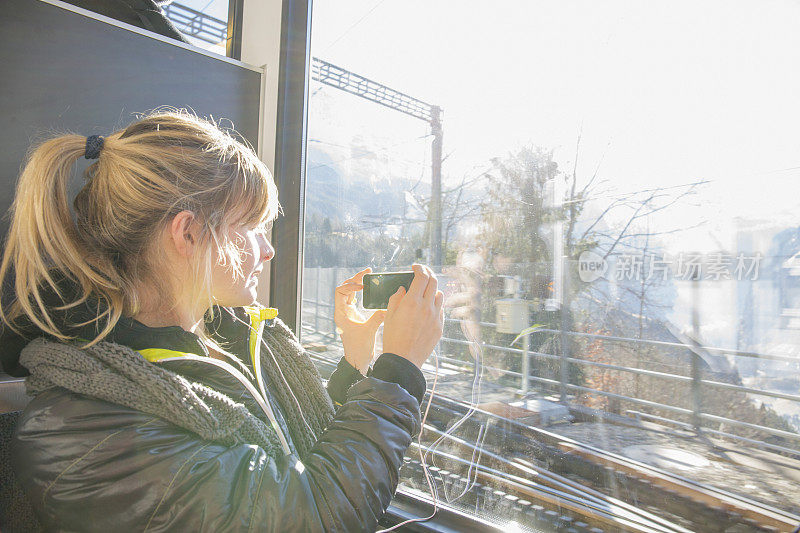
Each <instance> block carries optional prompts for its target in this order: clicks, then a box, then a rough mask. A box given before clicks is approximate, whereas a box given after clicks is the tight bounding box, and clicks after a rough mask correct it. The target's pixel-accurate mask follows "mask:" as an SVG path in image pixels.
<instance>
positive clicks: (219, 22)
mask: <svg viewBox="0 0 800 533" xmlns="http://www.w3.org/2000/svg"><path fill="white" fill-rule="evenodd" d="M236 4H237V0H176V1H170V2H166V3H163V5H162V6H161V9H162V11H163V12H164V15H166V17H167V18H168V19H169V21H170V22H171V23H172V24H173V25H174V26H175V28H177V29H178V31H180V32H181V35H182V36H183V38H184V39H186V40H187V41H188V42H189V43H190V44H193V45H194V46H197V47H199V48H203V49H205V50H208V51H210V52H215V53H218V54H220V55H228V56H231V55H232V54H231V53H230V44H229V41H230V37H231V35H232V32H231V31H230V29H229V28H230V25H229V22H232V20H233V19H232V18H229V13H230V12H231V9H232V8H234V7H235V5H236ZM237 59H238V58H237Z"/></svg>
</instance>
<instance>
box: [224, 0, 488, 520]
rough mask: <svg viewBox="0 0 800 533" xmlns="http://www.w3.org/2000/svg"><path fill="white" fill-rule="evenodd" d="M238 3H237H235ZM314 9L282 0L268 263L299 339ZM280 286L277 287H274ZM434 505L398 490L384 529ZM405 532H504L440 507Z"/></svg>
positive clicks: (274, 301) (277, 298)
mask: <svg viewBox="0 0 800 533" xmlns="http://www.w3.org/2000/svg"><path fill="white" fill-rule="evenodd" d="M235 1H238V0H231V2H235ZM312 3H313V0H283V8H282V10H281V44H280V67H279V76H278V102H277V117H278V118H277V121H276V138H275V173H274V174H275V182H276V185H277V187H278V195H279V198H280V199H281V207H282V209H283V216H281V217H279V218H278V219H277V220H276V221H275V224H274V231H273V241H274V244H275V249H276V250H278V253H277V254H276V255H275V257H274V258H273V259H272V261H270V293H269V304H270V306H272V307H277V308H278V309H280V312H281V318H282V319H283V321H284V322H285V323H286V324H287V326H289V328H290V329H291V330H292V331H294V332H295V334H297V335H298V336H299V333H300V312H301V305H302V302H301V294H302V275H303V238H304V229H305V228H304V226H305V224H304V222H305V220H304V218H305V193H306V175H305V173H306V139H307V126H308V87H309V84H310V67H311V14H312ZM292 273H294V276H292ZM276 280H279V282H278V283H275V281H276ZM432 503H433V502H432V501H431V500H426V499H423V498H420V497H418V496H415V495H413V494H411V493H409V492H406V491H404V490H402V489H400V490H398V491H397V493H396V494H395V497H394V499H393V500H392V503H391V504H390V505H389V508H388V509H387V510H386V513H385V514H384V516H383V517H382V518H381V524H382V525H383V526H385V527H390V526H392V525H394V524H397V523H399V522H401V521H403V520H408V519H409V518H419V517H422V518H424V517H426V516H428V515H429V514H430V513H431V511H432ZM403 530H404V531H486V532H493V533H494V532H500V531H502V528H501V527H500V526H499V525H495V524H492V523H491V522H489V521H487V520H484V519H482V518H479V517H476V516H472V515H468V514H466V513H464V512H463V511H460V510H458V509H455V508H452V507H448V506H446V505H443V504H442V502H439V509H438V511H437V512H436V515H435V516H434V517H433V518H432V519H430V520H427V521H425V522H412V523H411V524H408V525H406V526H404V527H403Z"/></svg>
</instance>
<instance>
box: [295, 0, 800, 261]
mask: <svg viewBox="0 0 800 533" xmlns="http://www.w3.org/2000/svg"><path fill="white" fill-rule="evenodd" d="M798 27H800V2H798V1H796V0H791V1H790V0H784V1H773V0H761V1H758V2H756V1H748V2H745V1H727V2H722V1H711V0H706V1H703V2H695V1H692V2H687V1H670V2H655V1H651V2H636V1H604V2H596V1H559V2H549V1H548V2H544V1H503V2H494V3H488V2H449V1H439V2H430V1H417V0H406V1H402V2H400V1H396V0H335V1H334V0H315V1H314V11H313V29H312V55H313V56H315V57H319V58H321V59H325V60H327V61H331V62H332V63H335V64H337V65H340V66H342V67H345V68H347V69H349V70H352V71H354V72H356V73H358V74H361V75H363V76H365V77H368V78H370V79H373V80H375V81H378V82H381V83H383V84H385V85H388V86H390V87H392V88H394V89H397V90H399V91H402V92H404V93H406V94H409V95H411V96H414V97H416V98H419V99H421V100H424V101H426V102H429V103H431V104H436V105H440V106H442V107H443V109H444V153H445V154H449V155H448V157H447V159H446V161H445V164H444V167H443V172H444V174H445V179H451V180H453V179H457V178H460V177H462V176H465V175H469V174H470V173H471V172H472V173H475V172H476V171H480V169H482V168H485V167H486V165H487V164H488V162H489V161H490V159H491V158H492V157H496V156H503V155H505V154H507V153H508V152H509V151H511V150H513V149H514V148H515V147H518V146H521V145H524V144H535V145H540V146H545V147H548V148H552V149H554V150H555V156H556V159H557V160H558V161H559V162H560V164H561V166H562V168H565V169H566V168H572V165H573V161H574V160H575V145H576V140H577V137H578V135H579V134H580V136H581V149H580V154H579V158H578V173H579V176H585V177H587V178H588V176H590V175H591V173H592V172H594V169H595V168H596V167H598V165H599V169H600V170H599V177H600V178H601V179H604V180H607V181H606V184H605V186H604V187H605V188H606V189H607V194H614V193H619V192H626V191H634V190H641V189H648V188H653V187H662V186H675V185H680V184H684V183H691V182H695V181H708V182H709V183H707V184H706V185H704V186H702V187H701V189H700V193H699V195H698V196H697V197H695V198H694V199H693V201H692V202H688V201H687V202H682V203H681V205H679V206H677V207H676V209H672V210H670V213H669V215H666V216H664V217H662V219H659V218H658V217H655V218H654V220H653V221H651V222H652V224H654V225H655V226H656V227H659V226H663V227H664V228H666V227H667V226H668V225H670V224H674V223H675V222H676V220H679V221H681V223H684V222H685V224H686V225H687V226H689V225H693V224H695V223H698V222H699V221H702V222H703V223H704V225H703V228H704V229H702V230H700V231H694V232H690V233H691V235H690V236H687V235H683V236H681V238H680V240H679V241H678V242H676V243H672V244H673V245H678V244H679V245H681V246H687V245H689V246H691V247H693V248H695V249H708V250H711V249H719V248H720V246H723V247H730V246H732V242H731V238H732V235H733V232H734V231H735V228H734V226H733V218H734V217H735V216H739V217H744V218H747V219H748V220H750V221H755V220H763V221H766V222H765V223H766V224H781V225H789V224H792V225H797V224H798V223H800V216H798V214H800V209H798V208H800V195H798V194H794V191H795V190H797V187H796V185H795V184H796V183H797V181H798V178H800V135H799V133H800V132H799V131H798V130H799V129H800V99H798V97H797V95H798V94H800V74H798V69H797V65H799V64H800V32H798V31H797V28H798ZM316 88H317V89H318V88H319V87H318V86H317V87H316ZM314 91H316V89H315V87H314V86H312V94H313V92H314ZM336 92H337V91H336V90H335V89H330V88H327V87H325V88H323V89H322V90H320V91H317V94H313V96H312V103H311V110H312V112H311V119H310V130H311V132H312V133H313V134H315V135H316V136H317V137H318V138H319V140H320V141H327V142H333V143H336V142H339V143H342V144H346V141H347V140H348V139H352V138H353V137H361V138H368V139H374V140H375V144H376V145H378V146H381V145H382V146H391V145H393V144H396V143H399V142H406V144H404V145H401V146H400V147H399V148H395V149H393V150H392V152H393V153H394V157H395V159H403V158H405V159H412V160H415V161H421V162H422V163H421V164H423V163H424V164H427V160H425V159H424V158H425V157H426V156H427V157H429V148H427V150H428V151H427V152H426V151H425V150H426V147H427V145H429V142H430V141H429V139H428V140H427V141H426V140H422V141H420V142H416V143H414V142H412V141H411V139H413V138H415V137H419V136H420V135H424V134H425V133H426V132H427V128H426V127H425V125H424V124H423V123H421V122H419V121H416V120H415V119H413V118H406V117H403V116H402V115H399V114H397V113H393V112H391V111H387V110H384V109H380V108H379V106H376V105H373V104H368V103H365V102H363V101H361V100H359V99H358V98H356V97H353V96H348V95H342V94H335V93H336ZM325 93H328V94H327V95H326V94H325ZM331 93H334V94H331ZM326 97H327V98H328V99H329V100H328V102H327V103H326V104H323V103H320V102H324V98H326ZM334 105H335V106H336V107H337V108H338V110H336V111H330V108H331V107H332V106H334ZM315 106H316V108H317V109H322V108H323V107H325V108H327V110H328V111H327V113H328V114H330V115H331V116H329V117H328V122H329V124H328V125H327V126H326V125H325V124H323V122H325V117H322V116H321V114H318V115H314V110H315ZM390 115H395V116H393V117H391V118H390ZM397 115H399V116H397ZM315 117H316V120H317V122H316V123H314V120H315ZM387 151H388V150H387ZM753 223H755V222H753ZM711 234H713V235H711Z"/></svg>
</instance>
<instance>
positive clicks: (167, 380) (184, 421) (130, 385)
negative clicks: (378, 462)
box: [20, 322, 333, 458]
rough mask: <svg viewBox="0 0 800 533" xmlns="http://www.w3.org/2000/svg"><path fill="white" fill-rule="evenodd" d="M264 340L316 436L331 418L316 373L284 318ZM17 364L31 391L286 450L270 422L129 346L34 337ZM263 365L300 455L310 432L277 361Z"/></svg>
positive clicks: (271, 451) (275, 451) (274, 452)
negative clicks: (53, 392)
mask: <svg viewBox="0 0 800 533" xmlns="http://www.w3.org/2000/svg"><path fill="white" fill-rule="evenodd" d="M264 339H265V341H266V342H267V343H268V345H269V346H270V348H271V350H272V352H273V354H274V355H275V358H276V359H277V360H278V364H279V365H280V367H281V368H280V370H281V371H282V372H281V373H282V374H283V377H284V378H285V379H286V382H287V383H288V386H289V387H290V388H291V390H292V391H293V392H294V395H295V396H296V398H297V402H298V403H299V404H300V405H299V408H300V409H302V413H303V415H304V416H305V419H306V421H307V422H308V424H309V426H311V428H312V430H313V431H314V433H316V434H317V435H319V434H321V433H322V431H323V430H324V429H325V427H327V425H328V424H329V423H330V421H331V419H332V418H333V405H332V404H331V400H330V397H329V396H328V394H327V392H326V391H325V389H324V388H323V386H322V378H321V376H320V375H319V372H318V371H317V369H316V367H315V366H314V364H313V363H312V362H311V360H310V359H309V358H308V356H307V355H306V354H305V352H304V351H303V348H302V346H300V344H299V343H298V342H297V340H296V339H295V338H294V336H293V335H292V334H291V332H290V330H289V329H288V328H287V327H286V326H285V325H284V324H283V323H282V322H279V323H276V326H275V327H274V328H265V331H264ZM20 362H21V363H22V364H23V365H24V366H25V367H26V368H27V369H28V370H29V371H30V376H28V378H27V380H26V387H27V390H28V394H31V395H36V394H39V393H41V392H43V391H45V390H47V389H51V388H53V387H61V388H64V389H67V390H69V391H71V392H75V393H78V394H83V395H86V396H91V397H93V398H98V399H100V400H104V401H107V402H111V403H115V404H118V405H124V406H126V407H130V408H132V409H136V410H139V411H142V412H145V413H148V414H151V415H154V416H158V417H159V418H163V419H164V420H167V421H168V422H170V423H172V424H175V425H176V426H179V427H181V428H184V429H186V430H189V431H191V432H193V433H195V434H197V435H198V436H200V437H201V438H203V439H206V440H212V441H218V442H220V443H222V444H225V445H228V446H230V445H234V444H242V443H246V444H257V445H260V446H261V447H263V448H264V450H265V451H266V452H267V454H268V455H270V456H272V457H279V456H281V455H282V454H283V451H282V448H281V445H280V442H279V441H278V438H277V435H276V433H275V431H274V430H273V429H272V427H271V426H270V425H269V424H267V423H265V422H264V421H262V420H261V419H260V418H258V417H256V416H255V415H253V414H252V413H250V412H249V411H248V410H247V409H246V408H245V406H244V405H242V404H241V403H237V402H235V401H233V400H232V399H231V398H229V397H228V396H226V395H224V394H222V393H220V392H218V391H216V390H214V389H212V388H210V387H208V386H205V385H203V384H201V383H196V382H191V381H189V380H187V379H186V378H184V377H183V376H181V375H179V374H176V373H174V372H171V371H169V370H166V369H164V368H161V367H160V366H159V365H157V364H154V363H150V362H149V361H147V360H146V359H144V358H143V357H142V356H141V355H140V354H139V353H138V352H136V351H134V350H132V349H131V348H129V347H127V346H123V345H121V344H115V343H111V342H99V343H97V344H96V345H94V346H92V347H90V348H86V349H81V348H78V347H77V346H73V345H70V344H66V343H61V342H53V341H49V340H46V339H44V338H39V339H36V340H34V341H32V342H30V343H29V344H28V345H27V346H26V347H25V348H24V349H23V350H22V353H21V356H20ZM263 368H264V370H265V371H266V373H267V374H268V375H269V377H270V379H271V383H272V384H273V385H274V386H275V387H274V389H270V390H271V391H272V393H273V394H274V395H275V396H276V398H277V400H278V402H279V403H280V405H281V410H282V413H283V415H284V418H285V419H286V423H287V425H288V426H289V432H290V433H291V437H292V441H293V442H294V445H295V446H296V447H297V450H298V452H299V454H300V457H301V458H303V457H304V456H305V455H306V454H307V453H308V452H309V450H310V449H311V447H312V446H313V444H314V436H313V435H312V434H311V433H310V432H309V430H308V429H307V428H306V427H305V424H304V423H303V421H302V418H301V416H300V411H299V410H298V405H297V404H296V403H295V402H294V400H293V399H292V397H291V394H290V392H289V390H288V389H287V387H286V385H285V384H284V379H282V378H281V373H279V371H278V369H276V368H275V364H274V362H273V361H269V360H268V361H265V362H264V365H263Z"/></svg>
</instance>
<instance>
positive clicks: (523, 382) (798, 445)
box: [302, 268, 800, 455]
mask: <svg viewBox="0 0 800 533" xmlns="http://www.w3.org/2000/svg"><path fill="white" fill-rule="evenodd" d="M341 271H342V274H344V273H345V269H341ZM312 272H314V275H310V274H311V273H312ZM347 272H348V273H349V270H348V271H347ZM338 273H339V269H319V268H316V269H315V268H307V269H306V270H305V276H304V281H305V282H307V284H304V292H305V291H306V290H308V291H309V292H312V293H313V297H311V294H309V297H304V298H303V299H302V302H303V310H304V316H305V317H307V318H308V320H307V321H305V322H303V327H304V328H306V329H308V330H310V331H313V332H315V333H320V334H323V335H325V336H326V337H327V338H328V339H329V340H330V341H331V342H336V340H337V336H336V327H335V324H334V322H333V302H332V295H333V287H334V286H335V285H336V282H337V281H340V280H339V276H338ZM323 277H330V283H328V282H327V281H328V280H323V279H322V278H323ZM342 279H344V277H342ZM324 295H330V298H331V300H328V301H324V300H323V299H321V297H322V296H324ZM445 320H446V321H447V322H449V323H459V324H460V323H462V322H463V320H457V319H451V318H446V319H445ZM478 324H479V325H480V326H481V327H485V328H496V324H494V323H492V322H479V323H478ZM538 332H541V333H549V334H554V335H566V336H571V337H584V338H590V339H599V340H604V341H612V342H620V343H629V344H635V345H636V344H638V345H648V346H657V347H661V348H682V349H686V350H687V351H688V352H689V353H690V354H691V357H692V369H693V371H692V375H690V376H682V375H678V374H672V373H667V372H658V371H655V370H647V369H643V368H634V367H629V366H624V365H618V364H613V363H604V362H599V361H591V360H587V359H580V358H576V357H572V356H570V354H568V353H567V352H566V351H562V353H560V354H549V353H543V352H538V351H531V350H527V349H520V348H511V347H506V346H497V345H492V344H486V343H483V344H481V347H482V348H483V350H490V351H497V352H504V353H512V354H515V355H518V356H519V357H520V358H522V359H523V361H522V363H523V364H522V365H521V367H522V368H523V369H527V368H529V365H528V364H527V362H528V360H529V358H534V359H543V360H555V361H558V362H559V363H560V366H561V368H562V369H563V368H566V367H567V366H568V365H578V366H592V367H597V368H603V369H606V370H614V371H619V372H625V373H629V374H634V375H642V376H649V377H653V378H657V379H661V380H664V381H665V382H674V383H686V384H689V385H690V387H691V390H692V396H693V397H694V398H697V397H699V396H700V394H702V393H704V392H706V391H709V390H732V391H737V392H742V393H746V394H754V395H759V396H765V397H770V398H779V399H783V400H789V401H793V402H800V394H788V393H783V392H776V391H768V390H764V389H758V388H753V387H746V386H743V385H736V384H733V383H725V382H721V381H715V380H712V379H704V378H703V377H701V374H700V373H699V372H698V371H696V369H697V368H698V367H699V363H700V361H699V359H700V356H699V355H698V354H697V353H696V350H697V349H698V348H701V349H702V350H703V351H705V352H709V353H714V354H718V355H734V356H737V357H748V358H756V359H764V360H770V361H783V362H790V363H794V364H798V363H800V361H798V359H797V358H793V357H788V356H782V355H776V354H759V353H755V352H747V351H741V350H730V349H724V348H716V347H709V346H698V345H696V344H689V343H680V342H666V341H656V340H647V339H635V338H628V337H619V336H613V335H600V334H593V333H583V332H577V331H562V330H557V329H546V328H543V329H539V330H538ZM441 343H442V345H447V344H452V345H469V344H470V342H469V341H467V340H464V339H454V338H448V337H443V338H442V340H441ZM526 347H527V345H526ZM439 360H440V361H443V362H447V363H450V364H451V365H453V366H455V367H456V368H457V369H460V370H462V371H464V372H469V373H472V372H474V363H473V362H471V361H464V360H462V359H456V358H453V357H449V356H447V355H445V354H442V353H441V352H440V355H439ZM484 368H485V369H490V370H493V371H494V372H496V373H498V374H503V375H506V376H510V377H512V378H514V379H518V380H519V383H520V389H521V390H522V391H527V390H528V387H529V384H530V383H531V382H535V383H538V384H540V385H541V386H544V387H548V388H550V389H552V390H557V391H559V392H560V396H561V401H562V402H564V403H565V404H569V395H568V393H569V392H573V393H590V394H597V395H601V396H605V397H609V398H615V399H618V400H624V401H627V402H630V403H633V404H636V405H641V406H644V407H649V408H652V409H661V410H664V411H668V412H672V413H677V414H681V415H685V416H688V417H691V419H692V421H693V423H692V424H688V423H686V422H681V421H679V420H675V419H671V418H668V417H664V416H658V415H654V414H650V413H644V412H640V411H634V410H629V411H628V412H629V413H630V414H632V415H633V416H636V417H638V418H646V419H651V420H655V421H658V422H665V423H671V424H674V425H676V426H679V427H684V428H692V429H694V430H696V431H698V432H706V433H709V434H713V435H719V436H723V437H727V438H731V439H735V440H739V441H742V442H747V443H748V444H751V445H755V446H758V447H762V448H766V449H771V450H774V451H778V452H783V453H789V454H794V455H798V454H800V434H798V433H792V432H789V431H784V430H781V429H776V428H771V427H768V426H763V425H759V424H753V423H749V422H744V421H741V420H736V419H732V418H728V417H722V416H718V415H714V414H710V413H706V412H703V410H702V406H701V404H700V402H697V401H694V402H693V408H692V409H687V408H685V407H679V406H676V405H670V404H666V403H661V402H656V401H653V400H648V399H645V398H641V397H635V396H629V395H623V394H617V393H614V392H610V391H606V390H601V389H597V388H592V387H586V386H583V385H577V384H574V383H571V382H570V381H569V377H568V375H569V374H568V372H564V371H561V372H560V378H559V379H549V378H544V377H540V376H534V375H531V374H530V373H527V372H526V373H523V372H516V371H513V370H509V369H506V368H498V367H494V366H484ZM526 374H527V375H526ZM709 424H726V425H728V426H736V427H741V428H747V429H751V430H757V431H760V432H763V433H765V434H769V435H773V436H776V437H780V438H782V439H786V440H789V441H792V442H793V443H794V444H793V445H792V446H793V447H792V448H789V447H786V446H781V445H778V444H773V443H770V442H765V441H763V440H759V439H753V438H748V437H744V436H741V435H736V434H734V433H730V432H726V431H721V430H719V429H715V428H713V427H709Z"/></svg>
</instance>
